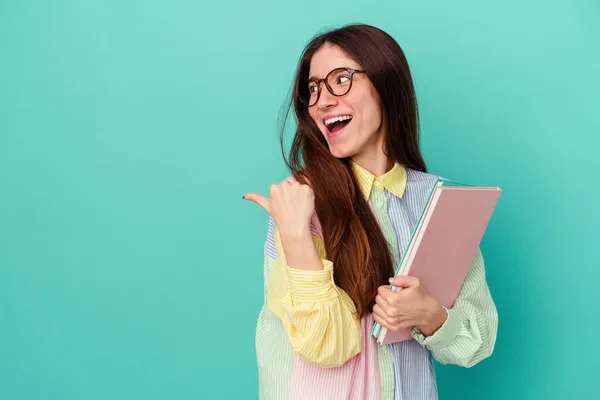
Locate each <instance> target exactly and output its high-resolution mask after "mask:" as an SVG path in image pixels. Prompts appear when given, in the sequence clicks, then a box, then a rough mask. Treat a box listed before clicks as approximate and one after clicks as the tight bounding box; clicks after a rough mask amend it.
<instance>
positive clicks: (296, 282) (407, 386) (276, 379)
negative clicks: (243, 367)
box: [256, 163, 498, 400]
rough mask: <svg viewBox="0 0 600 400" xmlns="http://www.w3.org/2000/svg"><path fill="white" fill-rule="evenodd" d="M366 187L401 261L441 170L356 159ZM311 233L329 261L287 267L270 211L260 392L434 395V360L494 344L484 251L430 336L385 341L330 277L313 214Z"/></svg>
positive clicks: (484, 350) (467, 361)
mask: <svg viewBox="0 0 600 400" xmlns="http://www.w3.org/2000/svg"><path fill="white" fill-rule="evenodd" d="M351 165H352V171H353V173H354V176H355V177H356V180H357V182H358V184H359V189H360V190H361V193H362V194H363V196H364V197H365V199H367V200H368V204H369V206H370V208H371V210H372V212H373V214H374V215H375V217H376V219H377V221H378V222H379V225H380V226H381V229H382V232H383V233H384V236H385V238H386V240H387V242H388V244H389V245H390V250H391V254H392V257H393V259H394V264H395V265H397V264H398V261H399V260H400V259H401V257H402V252H403V250H404V249H405V248H406V246H407V243H408V241H409V240H410V236H411V233H412V230H413V228H414V227H415V225H416V223H417V221H418V218H419V215H420V212H421V209H422V208H423V205H424V204H425V202H426V201H427V198H428V196H429V193H430V190H431V188H432V186H433V185H434V183H435V181H436V179H437V178H438V176H435V175H432V174H428V173H423V172H419V171H415V170H412V169H409V168H405V167H404V166H402V165H400V164H398V163H396V164H395V165H394V167H393V168H392V169H391V170H390V171H388V172H387V173H386V174H384V175H382V176H381V177H375V176H374V175H373V174H371V173H370V172H369V171H367V170H366V169H364V168H362V167H361V166H360V165H358V164H356V163H352V164H351ZM311 231H312V239H313V243H314V245H315V249H316V251H317V254H318V255H319V257H320V258H321V261H322V264H323V269H322V270H319V271H308V270H300V269H295V268H291V267H290V266H288V265H287V263H286V259H285V254H284V252H283V247H282V245H281V240H280V237H279V230H278V228H277V226H276V224H275V221H274V220H273V218H272V217H271V218H269V224H268V230H267V238H266V242H265V246H264V296H265V303H264V305H263V307H262V309H261V311H260V315H259V318H258V323H257V327H256V354H257V363H258V374H259V394H260V398H261V399H311V400H313V399H328V400H331V399H357V400H358V399H361V400H362V399H396V400H400V399H402V400H420V399H423V400H425V399H427V400H430V399H437V397H438V393H437V386H436V381H435V371H434V367H433V359H435V360H437V361H438V362H439V363H441V364H457V365H462V366H465V367H470V366H472V365H475V364H476V363H478V362H479V361H481V360H483V359H484V358H486V357H488V356H489V355H490V354H491V353H492V351H493V348H494V345H495V341H496V332H497V327H498V315H497V311H496V307H495V305H494V302H493V300H492V297H491V294H490V291H489V289H488V286H487V283H486V280H485V267H484V262H483V256H482V254H481V251H480V250H479V249H478V250H477V253H476V255H475V257H474V259H473V263H472V266H471V268H470V270H469V273H468V274H467V277H466V280H465V283H464V284H463V287H462V288H461V291H460V293H459V295H458V298H457V300H456V303H455V304H454V306H453V307H452V308H451V309H445V310H446V313H447V315H448V317H447V319H446V322H445V323H444V324H443V325H442V326H441V327H440V328H439V329H438V330H437V331H436V332H435V333H434V334H433V335H431V336H429V337H425V336H424V335H423V334H422V333H421V332H420V331H419V330H418V329H417V328H413V331H412V337H413V339H412V340H408V341H404V342H399V343H393V344H391V345H380V344H378V343H377V342H376V340H375V338H374V337H372V336H371V334H370V332H371V327H372V325H373V316H372V313H367V314H366V315H365V316H364V317H363V318H362V319H361V320H360V321H359V320H358V318H357V314H356V309H355V306H354V303H353V302H352V300H351V299H350V297H349V296H348V294H346V293H345V292H344V291H343V290H342V289H341V288H340V287H338V286H336V284H335V282H334V280H333V269H334V268H335V265H333V263H332V262H331V261H330V260H328V259H327V254H326V252H325V245H324V241H323V233H322V231H321V227H320V224H319V221H318V218H317V217H316V214H315V215H314V216H313V219H312V221H311Z"/></svg>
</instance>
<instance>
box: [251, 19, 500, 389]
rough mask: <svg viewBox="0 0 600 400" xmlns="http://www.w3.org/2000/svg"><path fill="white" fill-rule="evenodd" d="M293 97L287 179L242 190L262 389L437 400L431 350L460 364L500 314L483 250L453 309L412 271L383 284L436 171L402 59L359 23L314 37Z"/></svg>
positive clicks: (484, 341)
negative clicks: (253, 218)
mask: <svg viewBox="0 0 600 400" xmlns="http://www.w3.org/2000/svg"><path fill="white" fill-rule="evenodd" d="M292 102H293V107H294V111H295V115H296V118H297V121H298V127H297V130H296V135H295V137H294V141H293V144H292V147H291V151H290V155H289V160H286V163H287V165H288V167H289V168H290V170H291V172H292V176H291V177H290V178H288V179H286V180H284V181H283V182H281V183H280V184H275V185H272V186H271V190H270V197H268V198H267V197H263V196H261V195H259V194H257V193H248V194H247V195H246V196H244V198H245V199H248V200H251V201H253V202H255V203H257V204H259V205H260V206H262V207H263V208H264V209H265V210H266V211H267V212H268V213H269V214H270V218H269V226H268V235H267V240H266V243H265V249H264V250H265V252H264V276H265V304H264V306H263V308H262V310H261V313H260V316H259V320H258V325H257V331H256V350H257V360H258V373H259V387H260V397H261V398H262V399H311V400H313V399H361V400H362V399H404V400H414V399H436V398H437V388H436V382H435V373H434V368H433V362H432V358H435V359H436V360H437V361H439V362H440V363H442V364H458V365H462V366H466V367H469V366H472V365H474V364H476V363H478V362H479V361H481V360H482V359H484V358H486V357H488V356H489V355H490V354H491V353H492V351H493V348H494V344H495V340H496V331H497V324H498V316H497V312H496V307H495V305H494V302H493V300H492V297H491V295H490V292H489V289H488V286H487V283H486V280H485V270H484V262H483V257H482V254H481V251H480V250H479V249H478V251H477V254H476V256H475V258H474V260H473V264H472V266H471V269H470V271H469V274H468V275H467V278H466V281H465V283H464V285H463V287H462V289H461V291H460V294H459V296H458V299H457V301H456V303H455V305H454V306H453V307H452V308H451V309H447V308H445V307H443V306H442V305H440V304H439V303H438V302H437V301H436V300H435V299H434V298H432V297H430V296H428V295H427V293H425V292H424V291H423V289H422V288H421V286H420V285H419V280H418V279H417V278H414V277H409V276H406V277H397V278H395V279H393V280H391V283H392V284H393V285H394V286H398V287H402V288H403V290H402V291H400V292H394V291H391V290H389V284H390V277H391V276H393V270H394V267H395V266H396V265H397V264H398V261H399V259H400V257H401V256H402V251H403V249H404V248H405V247H406V244H407V242H408V241H409V239H410V235H411V232H412V230H413V228H414V226H415V224H416V223H417V220H418V217H419V214H420V211H421V209H422V207H423V205H424V204H425V202H426V200H427V198H428V195H429V192H430V189H431V188H432V185H433V184H434V182H435V180H436V179H437V178H438V176H435V175H432V174H429V173H427V171H426V166H425V162H424V161H423V157H422V156H421V152H420V150H419V134H418V126H419V125H418V113H417V102H416V99H415V93H414V87H413V83H412V78H411V75H410V71H409V67H408V63H407V61H406V58H405V56H404V53H403V52H402V50H401V48H400V46H399V45H398V44H397V43H396V41H395V40H394V39H393V38H392V37H391V36H389V35H388V34H386V33H385V32H383V31H382V30H380V29H378V28H375V27H372V26H368V25H349V26H345V27H343V28H341V29H337V30H333V31H330V32H327V33H325V34H322V35H319V36H317V37H315V38H314V39H313V40H312V41H311V42H310V43H309V44H308V46H307V47H306V49H305V50H304V52H303V55H302V58H301V60H300V62H299V66H298V71H297V75H296V78H295V83H294V89H293V98H292ZM290 107H291V105H290ZM282 143H283V142H282ZM301 161H302V162H301ZM373 321H377V322H379V323H380V324H381V325H383V326H384V327H386V328H388V329H392V330H397V329H400V328H403V327H411V328H412V337H413V339H411V340H409V341H404V342H399V343H393V344H391V345H379V344H378V343H377V342H376V340H375V338H374V337H372V336H371V335H370V331H371V327H372V325H373Z"/></svg>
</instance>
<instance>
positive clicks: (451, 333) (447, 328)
mask: <svg viewBox="0 0 600 400" xmlns="http://www.w3.org/2000/svg"><path fill="white" fill-rule="evenodd" d="M442 307H443V308H444V310H445V311H446V315H447V316H448V317H447V318H446V321H444V323H443V324H442V326H440V327H439V328H438V330H437V331H435V333H434V334H433V335H431V336H425V335H423V332H421V330H420V329H419V328H417V327H413V329H412V332H411V335H412V337H413V338H414V339H415V340H416V341H417V342H419V343H420V344H421V346H423V347H425V346H427V348H429V349H431V350H436V349H441V348H442V347H446V346H447V345H449V344H450V343H451V342H452V341H453V340H454V338H456V336H458V334H459V333H460V330H461V329H462V318H461V317H460V314H459V313H458V311H456V310H453V309H448V308H446V307H444V306H442Z"/></svg>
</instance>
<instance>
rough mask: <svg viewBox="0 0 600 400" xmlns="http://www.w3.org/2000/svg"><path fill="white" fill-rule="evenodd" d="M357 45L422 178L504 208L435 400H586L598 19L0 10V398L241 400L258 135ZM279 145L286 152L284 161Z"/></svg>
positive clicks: (74, 7)
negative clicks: (377, 32) (351, 41)
mask: <svg viewBox="0 0 600 400" xmlns="http://www.w3.org/2000/svg"><path fill="white" fill-rule="evenodd" d="M350 22H364V23H369V24H373V25H376V26H378V27H380V28H382V29H384V30H386V31H387V32H389V33H390V34H391V35H392V36H393V37H394V38H395V39H396V40H397V41H398V42H399V43H400V45H401V46H402V47H403V49H404V50H405V52H406V55H407V57H408V60H409V62H410V65H411V68H412V72H413V74H414V79H415V84H416V89H417V95H418V99H419V104H420V111H421V122H422V142H421V143H422V150H423V154H424V156H425V159H426V162H427V164H428V167H429V171H430V172H432V173H435V174H439V175H444V176H446V177H448V178H451V179H455V180H459V181H463V182H469V183H474V184H482V185H498V186H500V187H501V188H502V189H503V190H504V191H503V194H502V197H501V200H500V203H499V205H498V208H497V210H496V213H495V214H494V216H493V219H492V221H491V223H490V225H489V230H488V231H487V234H486V236H485V238H484V240H483V242H482V248H483V253H484V257H485V259H486V265H487V277H488V282H489V286H490V288H491V291H492V294H493V297H494V299H495V301H496V304H497V307H498V311H499V315H500V323H499V333H498V340H497V343H496V349H495V353H494V354H493V356H492V357H491V358H489V359H487V360H485V361H483V362H482V363H480V364H478V365H477V366H475V367H473V368H471V369H464V368H460V367H456V366H441V365H437V366H436V369H437V374H438V383H439V390H440V398H442V399H566V398H586V399H589V398H592V397H595V396H594V393H595V392H596V391H597V390H596V389H595V387H596V385H597V380H596V379H597V376H596V375H597V374H598V371H600V362H599V361H598V360H599V356H600V345H599V343H600V341H599V340H598V332H600V311H599V310H600V309H599V306H600V295H599V294H598V290H597V288H598V284H597V282H598V280H599V279H600V256H599V254H600V253H599V248H600V244H599V243H598V242H599V239H600V234H599V233H598V232H599V225H600V212H599V207H598V203H599V202H598V196H599V195H600V191H599V189H598V183H597V182H596V181H595V179H597V177H598V173H599V172H600V162H599V160H598V147H599V145H600V139H599V137H600V123H599V117H600V100H599V96H600V44H599V43H600V3H598V1H594V0H589V1H585V0H579V1H572V0H571V1H567V0H564V1H557V0H551V1H548V0H547V1H542V0H519V1H517V0H509V1H474V0H473V1H467V0H457V1H452V2H442V1H430V0H419V1H377V2H374V1H345V2H340V1H314V0H309V1H304V2H282V1H274V0H268V1H256V2H249V1H241V0H238V1H230V2H227V1H223V2H203V1H200V2H194V1H181V0H171V1H158V0H151V1H148V0H146V1H127V2H123V1H115V0H104V1H65V0H55V1H52V2H45V1H29V0H19V1H16V0H14V1H9V0H3V1H2V2H1V3H0V398H1V399H6V400H34V399H35V400H38V399H51V400H59V399H60V400H63V399H64V400H70V399H82V400H93V399H127V400H130V399H144V400H146V399H255V398H257V370H256V361H255V349H254V329H255V324H256V319H257V316H258V312H259V309H260V306H261V303H262V279H263V277H262V273H263V271H262V268H263V266H262V251H263V244H264V240H265V237H266V232H267V214H266V212H265V211H263V210H262V209H261V208H259V207H258V206H257V205H256V204H253V203H250V202H244V201H243V200H242V199H241V196H242V195H243V194H244V193H246V192H249V191H258V192H261V193H263V194H268V189H269V185H270V184H271V183H277V182H279V181H280V180H282V179H283V178H284V177H286V176H287V171H286V170H285V166H284V163H283V161H282V157H281V152H280V150H279V144H278V133H277V128H276V121H277V117H278V115H279V111H280V109H281V107H282V104H283V103H284V101H285V97H286V95H287V94H288V92H289V89H290V87H291V82H292V77H293V73H294V69H295V66H296V62H297V60H298V57H299V55H300V52H301V50H302V48H303V47H304V45H305V44H306V43H307V42H308V40H309V39H310V38H311V37H312V36H313V35H314V34H315V33H317V32H319V31H321V30H323V29H327V28H332V27H338V26H340V25H342V24H346V23H350ZM288 143H289V137H288Z"/></svg>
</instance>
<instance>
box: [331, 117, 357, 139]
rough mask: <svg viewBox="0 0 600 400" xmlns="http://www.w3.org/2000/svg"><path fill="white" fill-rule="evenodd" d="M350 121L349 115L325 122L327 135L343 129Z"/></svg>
mask: <svg viewBox="0 0 600 400" xmlns="http://www.w3.org/2000/svg"><path fill="white" fill-rule="evenodd" d="M350 121H352V116H351V115H344V116H341V117H334V118H330V119H328V120H326V121H325V127H326V128H327V133H328V134H330V135H334V134H336V133H338V132H339V131H341V130H342V129H344V128H345V127H346V126H347V125H348V124H349V123H350Z"/></svg>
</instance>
